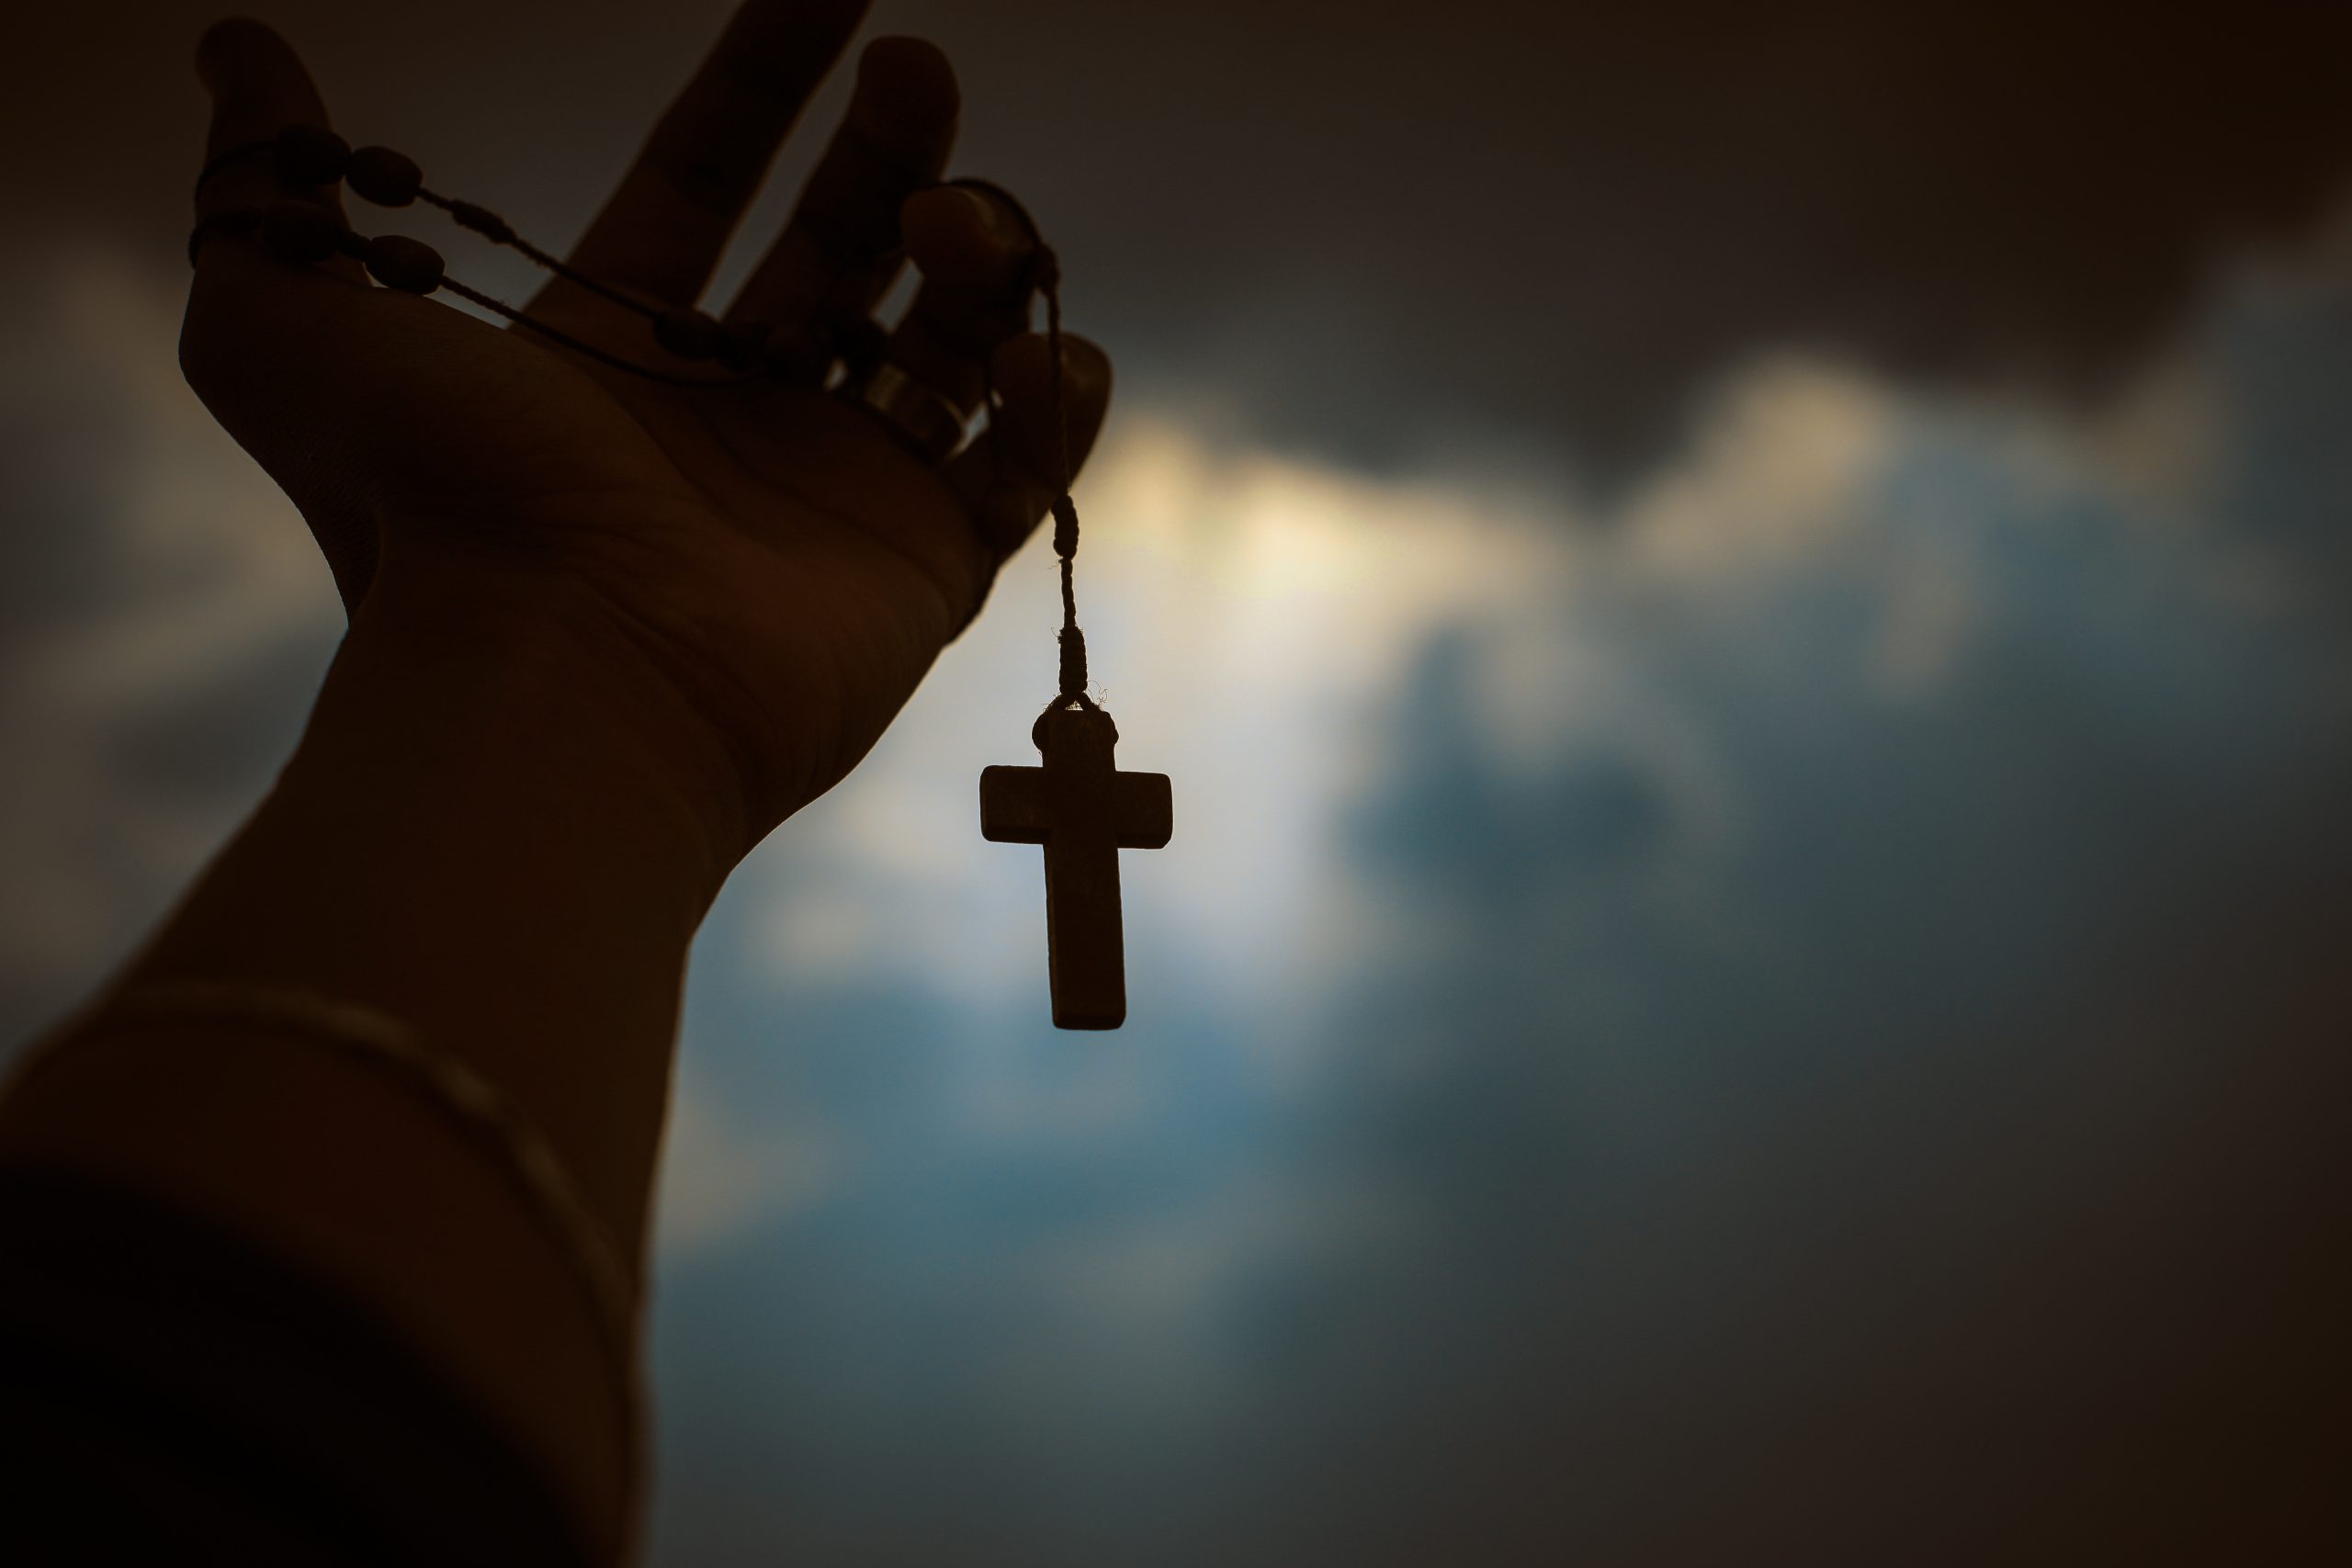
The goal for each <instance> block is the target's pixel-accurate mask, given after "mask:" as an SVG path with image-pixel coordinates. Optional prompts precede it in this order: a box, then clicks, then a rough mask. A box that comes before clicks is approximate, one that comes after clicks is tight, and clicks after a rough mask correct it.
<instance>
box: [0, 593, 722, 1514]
mask: <svg viewBox="0 0 2352 1568" xmlns="http://www.w3.org/2000/svg"><path fill="white" fill-rule="evenodd" d="M463 581H464V582H465V583H466V584H467V585H468V586H466V587H464V588H462V589H460V590H455V591H453V590H452V588H451V587H450V585H449V583H448V582H447V581H445V580H443V579H440V578H437V577H436V578H435V581H432V582H431V583H429V584H427V583H420V582H411V581H404V580H402V579H401V577H400V575H399V574H398V568H397V563H394V562H388V563H387V570H386V573H385V575H384V577H383V579H382V580H380V581H379V582H378V583H377V584H376V588H375V591H374V592H371V594H370V596H369V599H368V602H367V604H365V605H364V606H363V608H362V610H361V613H360V614H359V615H358V617H357V618H356V621H355V624H354V626H353V629H352V632H351V635H350V637H348V638H347V639H346V641H345V647H344V649H342V651H341V653H340V654H339V656H338V658H337V660H336V661H335V665H334V670H333V671H332V672H331V674H330V676H329V679H328V681H327V682H326V685H325V687H324V689H323V690H322V694H321V696H320V700H319V703H318V705H317V709H316V711H315V713H314V715H313V716H312V719H311V725H310V727H309V728H308V730H307V732H306V734H305V737H304V739H303V740H302V743H301V745H300V749H299V750H298V751H297V753H296V755H295V757H294V759H293V760H292V761H291V762H290V763H289V764H288V767H287V769H286V771H285V773H284V774H283V775H282V777H281V778H280V780H279V782H278V784H277V787H276V788H275V789H274V790H273V791H272V793H271V795H270V796H269V798H268V800H267V801H266V803H265V804H264V805H263V807H261V808H260V810H259V811H257V812H256V814H255V815H254V818H253V819H252V821H251V822H250V823H248V824H247V826H246V827H245V829H243V831H242V832H241V833H240V834H239V835H238V836H237V838H236V839H235V840H233V841H232V844H231V845H230V846H229V847H228V848H227V849H226V850H225V851H224V852H222V854H221V855H220V858H219V859H218V861H217V862H216V863H214V864H213V866H212V867H211V868H210V869H209V871H208V872H207V873H206V874H205V875H204V877H203V878H202V879H201V881H200V882H199V883H198V885H197V886H196V888H195V889H194V890H193V891H192V892H191V893H190V895H189V896H188V897H187V900H186V901H185V902H184V903H183V905H182V906H181V908H179V909H178V910H177V911H176V912H175V914H174V915H173V916H172V917H171V919H169V921H168V922H167V923H166V924H165V926H164V930H163V931H162V932H161V933H160V934H159V935H158V937H157V938H156V940H155V941H154V942H153V944H152V945H151V946H150V948H149V949H148V950H147V951H146V952H145V953H143V954H141V956H140V957H139V958H138V959H137V960H136V961H135V962H134V963H133V964H131V966H130V970H129V971H128V973H127V974H126V975H125V976H124V977H123V981H122V982H121V986H122V988H123V989H125V990H127V991H136V990H138V989H139V988H140V987H146V986H151V985H168V984H175V983H178V982H185V981H200V982H215V983H227V984H232V985H250V986H254V987H294V988H299V989H301V990H304V991H308V992H311V993H315V994H318V995H321V996H324V997H327V998H334V999H336V1000H338V1001H343V1002H348V1003H354V1004H358V1005H362V1006H365V1007H368V1008H371V1009H374V1010H379V1011H380V1012H382V1013H384V1014H386V1015H389V1016H390V1017H391V1018H393V1019H396V1020H398V1021H401V1023H403V1024H405V1025H406V1026H408V1028H409V1029H411V1030H413V1032H415V1034H416V1035H417V1036H418V1037H419V1038H420V1039H421V1040H422V1041H423V1042H424V1043H425V1045H426V1046H427V1048H428V1049H430V1050H431V1051H433V1052H434V1053H435V1054H437V1055H444V1056H447V1057H448V1058H450V1059H453V1060H455V1061H457V1062H458V1063H460V1064H462V1065H464V1066H466V1067H467V1068H469V1070H471V1071H472V1072H473V1073H474V1074H476V1075H477V1076H479V1077H481V1078H483V1079H485V1080H487V1081H488V1082H489V1083H491V1084H492V1085H493V1086H495V1087H496V1088H497V1089H499V1090H500V1091H501V1092H503V1095H504V1096H505V1097H506V1098H507V1099H508V1100H510V1101H512V1102H513V1103H514V1104H515V1106H516V1107H518V1108H519V1109H520V1110H521V1111H522V1112H523V1113H524V1114H525V1115H526V1117H527V1118H529V1120H531V1121H532V1122H535V1123H536V1124H537V1126H538V1128H539V1129H540V1130H541V1131H542V1132H543V1133H544V1134H545V1135H546V1136H547V1138H548V1141H549V1142H550V1144H551V1145H553V1147H554V1148H555V1150H556V1152H557V1154H558V1156H559V1157H560V1159H561V1161H562V1162H563V1164H564V1165H565V1167H566V1168H567V1169H568V1170H569V1172H570V1174H571V1178H572V1179H573V1181H574V1182H575V1183H576V1184H577V1186H578V1187H579V1189H580V1190H581V1191H582V1194H583V1196H584V1197H585V1199H586V1201H587V1203H588V1205H589V1207H590V1208H591V1210H592V1211H593V1212H594V1215H595V1217H596V1219H597V1221H598V1222H599V1223H600V1224H602V1225H603V1227H604V1228H605V1231H606V1232H607V1233H608V1235H610V1237H611V1238H612V1240H613V1242H614V1243H615V1244H616V1247H617V1249H618V1251H619V1252H620V1254H621V1255H622V1257H624V1258H627V1259H628V1260H630V1262H631V1263H632V1264H634V1262H635V1260H636V1259H637V1258H639V1256H640V1254H641V1251H642V1243H643V1232H644V1224H645V1216H646V1213H647V1198H648V1193H649V1190H650V1183H651V1179H652V1172H653V1165H654V1159H655V1156H656V1152H657V1148H658V1144H659V1138H660V1129H661V1122H662V1109H663V1103H664V1098H665V1094H666V1086H667V1082H668V1077H669V1069H670V1057H671V1049H672V1044H673V1037H674V1033H675V1027H676V1019H677V1008H678V998H679V988H680V985H681V982H682V978H683V973H684V957H685V951H686V945H687V942H688V941H689V940H690V938H691V936H692V934H693V931H694V930H695V924H696V922H697V921H698V920H699V919H700V918H701V916H702V914H703V911H704V910H705V908H707V904H708V902H709V900H710V898H711V897H713V895H714V894H715V893H716V891H717V889H718V884H719V882H720V880H721V879H722V877H723V875H724V874H725V872H726V870H727V868H728V867H729V865H730V864H731V863H732V861H733V858H734V856H735V854H736V853H738V852H740V850H741V847H742V844H743V840H744V839H745V838H746V837H747V834H746V830H745V828H744V824H743V821H742V818H741V814H740V810H739V809H738V807H737V806H736V804H735V801H734V799H733V797H732V795H730V792H729V789H728V787H727V785H726V773H727V764H726V760H725V758H724V757H723V756H722V755H720V754H719V748H718V743H717V741H716V739H715V738H714V737H713V736H712V735H711V734H710V733H708V732H706V731H705V730H704V729H703V728H701V726H700V724H699V721H698V720H697V718H696V717H695V716H694V715H693V713H692V712H691V711H688V710H686V709H684V708H683V707H682V706H681V705H679V704H678V702H677V701H676V698H675V694H673V693H672V692H670V691H668V690H666V689H664V688H663V687H662V686H661V685H660V684H659V683H658V682H656V681H655V679H654V678H652V677H650V676H649V675H648V674H647V673H646V672H645V669H644V667H643V666H642V665H641V664H640V663H639V662H637V661H636V660H633V658H632V657H631V653H632V650H631V649H630V648H629V647H628V642H627V639H626V637H625V636H622V635H619V634H618V633H617V632H616V630H615V629H614V628H613V627H612V626H610V625H609V623H607V622H605V621H604V620H602V619H600V618H599V617H598V616H596V615H593V614H583V613H580V612H582V610H583V609H585V608H587V607H582V606H571V605H554V604H548V603H546V602H544V600H542V599H538V598H537V597H533V598H529V599H517V598H516V597H515V596H513V595H510V594H509V593H507V592H505V591H504V590H503V587H502V584H501V579H500V578H499V576H498V575H497V574H496V573H495V572H494V571H483V572H475V573H471V574H469V575H468V576H467V577H466V578H464V579H463ZM427 590H429V592H428V591H427ZM532 592H533V594H534V595H537V594H538V593H540V592H543V591H540V590H533V591H532ZM82 1028H83V1030H84V1032H85V1033H86V1035H87V1038H86V1039H85V1040H82V1041H80V1042H78V1043H75V1044H74V1046H72V1047H71V1048H69V1049H67V1050H65V1051H63V1052H62V1053H61V1054H60V1055H57V1056H56V1057H55V1058H54V1059H53V1063H52V1065H51V1066H50V1067H48V1068H46V1069H45V1070H44V1071H43V1072H42V1073H41V1074H40V1075H39V1076H38V1077H36V1078H35V1079H33V1080H32V1081H31V1082H30V1083H28V1085H27V1087H26V1089H25V1091H24V1092H23V1093H22V1094H21V1095H19V1096H18V1097H17V1098H16V1099H14V1100H11V1101H9V1102H8V1103H7V1104H6V1107H5V1109H0V1151H5V1152H6V1153H7V1154H8V1155H10V1156H15V1157H18V1158H31V1159H39V1160H42V1161H45V1162H49V1163H62V1164H67V1165H71V1166H74V1167H76V1168H85V1169H95V1170H96V1171H98V1172H100V1173H101V1174H105V1175H108V1176H111V1177H114V1178H117V1179H121V1180H123V1181H126V1182H129V1183H130V1184H133V1185H136V1186H140V1187H143V1188H145V1189H147V1190H159V1191H162V1192H164V1193H166V1194H169V1195H171V1196H173V1197H174V1198H175V1199H178V1200H180V1201H185V1202H187V1203H188V1204H189V1205H190V1206H191V1207H194V1208H197V1209H199V1210H201V1211H202V1212H204V1213H206V1214H208V1215H209V1217H212V1218H215V1219H218V1220H220V1221H222V1222H224V1223H227V1224H232V1225H233V1226H235V1227H236V1228H238V1229H240V1230H242V1231H244V1232H246V1233H248V1234H252V1235H256V1236H257V1237H259V1238H260V1239H263V1240H265V1241H266V1242H269V1243H271V1244H273V1245H276V1246H277V1247H280V1248H281V1249H282V1250H284V1251H286V1252H288V1254H290V1255H293V1256H295V1257H298V1258H303V1259H305V1260H308V1261H310V1262H312V1263H314V1264H315V1265H317V1266H318V1267H319V1268H320V1269H322V1271H323V1272H325V1273H327V1274H328V1275H330V1276H332V1277H334V1278H335V1279H337V1280H339V1281H340V1282H342V1283H344V1284H346V1285H348V1286H350V1287H352V1288H353V1290H354V1291H355V1292H356V1293H358V1294H361V1295H363V1296H365V1297H367V1298H368V1299H372V1300H376V1301H379V1302H381V1303H385V1304H386V1306H387V1308H388V1310H389V1311H390V1314H391V1315H393V1316H395V1317H396V1318H399V1319H400V1320H401V1326H402V1327H403V1328H405V1329H407V1330H410V1331H412V1332H413V1335H414V1336H415V1337H416V1338H417V1339H418V1340H419V1341H420V1343H421V1344H422V1346H423V1348H425V1349H426V1350H427V1351H428V1352H430V1353H431V1354H433V1355H435V1357H437V1358H438V1359H441V1360H442V1361H443V1362H444V1363H445V1364H447V1365H448V1366H449V1367H450V1368H451V1370H452V1371H453V1372H454V1374H455V1375H456V1376H457V1377H458V1379H459V1380H460V1381H462V1382H466V1383H467V1384H469V1386H470V1387H471V1388H472V1389H473V1390H474V1391H475V1392H476V1393H479V1394H480V1395H481V1397H482V1398H483V1400H484V1402H485V1404H488V1405H490V1406H492V1407H493V1409H494V1414H495V1416H497V1418H499V1419H501V1420H502V1421H503V1422H504V1423H505V1424H506V1425H508V1426H509V1427H512V1428H515V1429H516V1430H518V1431H519V1432H521V1433H522V1435H523V1436H524V1438H525V1440H526V1443H528V1444H530V1445H531V1446H533V1447H535V1448H536V1449H537V1450H538V1451H540V1452H541V1454H542V1455H543V1457H546V1458H547V1459H548V1460H549V1461H550V1462H551V1464H552V1467H553V1468H555V1469H556V1470H558V1471H560V1472H567V1473H566V1476H565V1480H566V1482H567V1483H568V1485H569V1486H570V1487H571V1489H572V1490H573V1492H574V1494H575V1495H576V1496H580V1497H582V1498H587V1499H593V1498H594V1497H596V1496H598V1495H617V1493H618V1490H619V1488H618V1486H617V1484H616V1482H617V1476H616V1473H614V1469H615V1467H614V1464H613V1459H612V1456H613V1455H614V1454H615V1453H616V1452H617V1441H616V1426H615V1422H616V1419H617V1414H618V1411H617V1406H616V1403H615V1400H614V1397H613V1395H614V1392H615V1391H614V1387H613V1384H614V1379H613V1376H612V1371H611V1366H610V1361H609V1357H608V1356H607V1355H606V1354H605V1347H604V1346H602V1345H601V1344H599V1343H598V1342H597V1338H596V1335H595V1326H596V1325H594V1322H593V1321H592V1319H591V1314H589V1312H588V1310H587V1308H586V1305H585V1303H584V1298H583V1296H582V1289H581V1282H580V1280H578V1279H577V1277H576V1263H575V1260H574V1259H572V1258H569V1257H568V1256H567V1255H566V1253H565V1251H564V1249H563V1247H561V1246H560V1241H559V1240H558V1238H556V1237H554V1236H552V1235H550V1234H549V1233H548V1228H547V1227H546V1225H545V1224H544V1223H543V1221H544V1216H541V1215H539V1214H537V1213H534V1212H533V1210H532V1206H531V1204H530V1203H529V1201H528V1200H527V1196H526V1194H525V1193H524V1192H522V1190H520V1189H519V1188H518V1186H517V1184H516V1183H515V1181H514V1180H513V1175H512V1172H510V1171H507V1170H504V1169H502V1168H500V1166H499V1163H498V1161H497V1159H496V1158H495V1157H493V1156H491V1155H489V1154H488V1153H486V1152H485V1151H484V1150H483V1149H482V1148H481V1147H480V1146H479V1145H477V1144H476V1143H474V1142H472V1141H470V1140H469V1139H468V1138H467V1137H466V1136H465V1135H464V1129H463V1128H462V1127H461V1126H460V1125H458V1124H457V1122H456V1119H454V1118H452V1117H451V1116H450V1115H449V1114H448V1113H447V1111H446V1110H445V1109H444V1108H441V1107H437V1106H435V1105H434V1104H432V1103H431V1102H430V1100H429V1099H427V1098H425V1097H423V1096H420V1095H418V1094H417V1093H416V1092H414V1089H413V1086H409V1085H404V1084H402V1083H401V1082H400V1081H399V1080H398V1078H397V1077H396V1076H394V1075H390V1074H388V1073H386V1072H384V1071H383V1070H382V1069H381V1068H380V1067H379V1066H376V1065H374V1064H370V1063H368V1062H366V1061H364V1060H360V1059H356V1058H354V1057H351V1056H348V1055H345V1054H342V1053H338V1052H336V1051H334V1049H332V1048H331V1047H326V1048H322V1046H321V1045H320V1044H319V1043H316V1042H311V1041H304V1040H301V1039H300V1038H295V1037H290V1036H287V1035H284V1034H279V1033H274V1032H271V1031H269V1030H266V1029H245V1028H238V1027H234V1026H230V1025H225V1024H223V1023H220V1022H218V1021H213V1022H203V1021H187V1022H182V1023H176V1024H175V1023H173V1022H171V1021H167V1020H154V1019H146V1020H141V1021H135V1022H134V1021H129V1020H127V1019H126V1020H116V1021H110V1020H109V1019H108V1018H107V1012H106V1009H105V1005H104V1003H103V1002H101V1004H100V1006H99V1008H98V1010H97V1011H96V1014H95V1015H94V1016H93V1017H92V1019H91V1020H90V1021H88V1022H87V1023H85V1024H84V1025H83V1026H82ZM600 1433H601V1434H602V1437H601V1438H600V1437H599V1436H598V1434H600ZM583 1506H591V1507H593V1506H594V1504H593V1502H590V1503H585V1504H583Z"/></svg>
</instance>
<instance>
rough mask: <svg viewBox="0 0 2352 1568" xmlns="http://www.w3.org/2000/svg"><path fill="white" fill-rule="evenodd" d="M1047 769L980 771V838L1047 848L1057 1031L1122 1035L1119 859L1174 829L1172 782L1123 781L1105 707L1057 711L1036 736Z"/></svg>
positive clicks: (1154, 844) (1158, 842) (1133, 776)
mask: <svg viewBox="0 0 2352 1568" xmlns="http://www.w3.org/2000/svg"><path fill="white" fill-rule="evenodd" d="M1030 734H1031V738H1032V739H1035V741H1036V743H1037V750H1039V751H1040V752H1042V753H1044V755H1045V760H1046V765H1045V766H1044V767H1042V768H983V769H981V770H980V836H981V837H982V838H985V839H990V840H994V841H996V842H998V843H1001V844H1043V845H1045V846H1046V963H1047V965H1048V966H1049V968H1050V969H1051V971H1052V975H1053V989H1054V1026H1055V1027H1056V1028H1057V1029H1116V1028H1118V1027H1119V1025H1120V1024H1121V1023H1123V1022H1125V1021H1126V1016H1127V971H1126V954H1125V945H1124V941H1123V938H1122V935H1121V932H1120V929H1119V852H1120V851H1121V850H1156V849H1159V848H1162V847H1163V846H1165V845H1166V844H1167V842H1168V839H1169V835H1170V833H1171V832H1172V831H1173V830H1174V827H1175V822H1174V809H1175V808H1174V805H1173V797H1172V796H1171V795H1170V792H1169V786H1168V775H1167V774H1166V773H1120V772H1119V771H1118V768H1117V766H1116V764H1114V762H1113V761H1112V760H1111V748H1112V747H1113V746H1114V745H1115V744H1117V742H1118V739H1119V732H1118V730H1117V728H1114V726H1113V725H1112V723H1111V716H1110V715H1109V714H1107V713H1104V712H1103V710H1102V709H1100V708H1082V707H1079V706H1076V705H1072V704H1069V703H1057V704H1056V705H1054V706H1052V707H1050V708H1048V709H1046V712H1045V713H1044V715H1042V716H1040V717H1039V718H1038V720H1037V725H1036V728H1035V729H1034V730H1032V731H1031V732H1030Z"/></svg>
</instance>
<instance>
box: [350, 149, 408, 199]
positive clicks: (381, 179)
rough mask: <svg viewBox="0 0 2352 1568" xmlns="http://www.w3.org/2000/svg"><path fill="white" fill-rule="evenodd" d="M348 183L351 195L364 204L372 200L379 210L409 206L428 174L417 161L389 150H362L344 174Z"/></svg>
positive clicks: (352, 156)
mask: <svg viewBox="0 0 2352 1568" xmlns="http://www.w3.org/2000/svg"><path fill="white" fill-rule="evenodd" d="M343 182H344V184H345V185H347V186H350V187H351V194H352V195H354V196H356V197H359V199H360V200H362V201H372V202H374V203H375V204H376V205H377V206H379V207H406V206H407V205H408V204H409V203H410V202H412V201H414V200H415V199H416V193H417V191H418V190H419V189H420V188H422V187H423V186H424V170H422V169H420V168H418V167H417V166H416V160H415V159H413V158H412V157H409V156H408V155H407V154H406V153H403V152H393V151H392V150H391V149H390V148H389V147H362V148H360V149H358V150H357V151H356V152H353V153H352V154H351V165H350V167H348V168H347V169H345V171H344V174H343Z"/></svg>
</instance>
